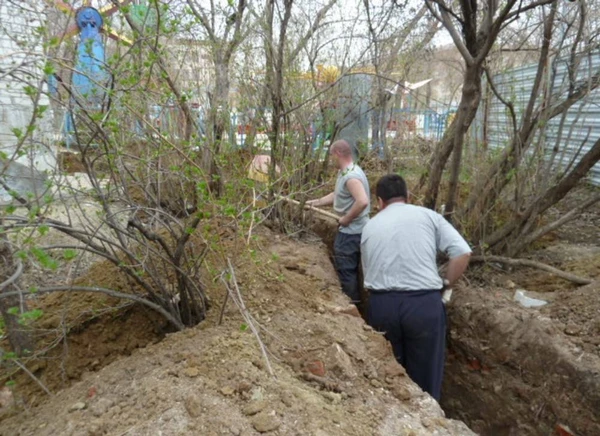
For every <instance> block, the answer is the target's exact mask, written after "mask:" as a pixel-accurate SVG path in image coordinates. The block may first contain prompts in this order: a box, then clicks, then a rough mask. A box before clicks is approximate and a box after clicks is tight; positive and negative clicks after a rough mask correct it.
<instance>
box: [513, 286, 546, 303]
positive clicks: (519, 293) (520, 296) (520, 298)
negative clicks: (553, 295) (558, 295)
mask: <svg viewBox="0 0 600 436" xmlns="http://www.w3.org/2000/svg"><path fill="white" fill-rule="evenodd" d="M526 292H527V291H525V290H524V289H517V290H516V291H515V296H514V297H513V300H515V301H516V302H518V303H519V304H520V305H521V306H523V307H541V306H545V305H546V304H548V302H547V301H544V300H538V299H537V298H531V297H528V296H527V295H525V293H526Z"/></svg>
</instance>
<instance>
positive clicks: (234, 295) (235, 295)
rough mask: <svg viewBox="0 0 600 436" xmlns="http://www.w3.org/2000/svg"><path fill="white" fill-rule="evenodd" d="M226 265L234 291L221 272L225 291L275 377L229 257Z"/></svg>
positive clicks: (270, 372) (273, 375)
mask: <svg viewBox="0 0 600 436" xmlns="http://www.w3.org/2000/svg"><path fill="white" fill-rule="evenodd" d="M227 265H228V267H229V274H230V275H231V282H232V283H233V286H234V288H235V291H234V290H233V289H231V286H230V285H229V283H228V282H227V280H225V279H224V278H223V274H221V281H222V282H223V284H224V285H225V288H226V289H227V292H228V293H229V296H230V297H231V299H232V300H233V301H234V302H235V304H236V306H237V307H238V309H239V311H240V313H241V314H242V316H243V317H244V320H245V321H246V322H247V323H248V327H250V330H252V333H254V336H255V337H256V340H257V341H258V345H259V346H260V350H261V352H262V354H263V357H264V358H265V361H266V363H267V370H268V371H269V374H270V375H271V376H272V377H273V378H275V373H274V372H273V368H272V366H271V361H270V359H269V354H268V352H267V347H266V346H265V344H264V343H263V341H262V339H261V338H260V334H259V332H258V329H257V328H256V326H255V325H254V322H253V317H252V315H251V314H250V312H249V311H248V309H247V308H246V305H245V304H244V300H243V298H242V293H241V292H240V288H239V286H238V283H237V279H236V278H235V270H234V269H233V265H232V264H231V260H230V259H229V258H227Z"/></svg>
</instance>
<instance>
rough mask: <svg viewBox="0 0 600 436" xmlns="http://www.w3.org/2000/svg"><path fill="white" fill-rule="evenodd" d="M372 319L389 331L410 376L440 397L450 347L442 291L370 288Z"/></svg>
mask: <svg viewBox="0 0 600 436" xmlns="http://www.w3.org/2000/svg"><path fill="white" fill-rule="evenodd" d="M368 320H369V324H370V325H371V326H372V327H373V328H374V329H375V330H377V331H380V332H382V333H385V337H386V338H387V340H388V341H390V342H391V344H392V348H393V350H394V355H395V356H396V360H397V361H398V362H399V363H400V364H401V365H402V366H403V367H404V368H405V369H406V372H407V373H408V375H409V376H410V378H411V379H412V380H413V381H414V382H415V383H416V384H418V385H419V386H420V387H421V389H423V390H424V391H425V392H428V393H429V394H430V395H431V396H432V397H433V398H435V399H436V400H437V401H439V400H440V394H441V391H442V378H443V376H444V358H445V351H446V350H445V348H446V308H445V306H444V303H442V293H441V292H440V291H439V290H432V291H389V292H386V291H370V293H369V309H368Z"/></svg>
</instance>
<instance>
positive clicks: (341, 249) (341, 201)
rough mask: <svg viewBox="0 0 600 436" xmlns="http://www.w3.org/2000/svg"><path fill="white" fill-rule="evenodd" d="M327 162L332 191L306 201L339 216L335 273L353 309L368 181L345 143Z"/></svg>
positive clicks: (334, 149) (332, 151)
mask: <svg viewBox="0 0 600 436" xmlns="http://www.w3.org/2000/svg"><path fill="white" fill-rule="evenodd" d="M330 158H331V160H332V161H333V162H334V164H335V165H336V166H337V168H338V176H337V180H336V183H335V190H334V191H333V192H331V193H330V194H328V195H326V196H324V197H322V198H319V199H318V200H310V201H307V202H306V204H308V205H312V206H315V207H319V206H330V205H333V209H334V210H335V212H336V213H337V214H338V215H339V216H340V219H339V225H340V227H339V229H338V234H337V236H336V238H335V244H334V247H333V249H334V259H335V269H336V271H337V273H338V277H339V279H340V283H341V285H342V291H344V293H345V294H346V295H347V296H348V297H350V300H351V301H352V302H353V303H354V304H356V305H357V306H358V305H359V303H360V291H359V289H360V287H359V268H360V237H361V233H362V229H363V227H364V226H365V224H366V223H367V222H368V221H369V211H370V210H371V208H370V204H371V195H370V190H369V181H368V180H367V176H366V175H365V173H364V172H363V170H362V169H361V168H360V167H359V166H358V165H357V164H356V163H354V160H353V158H352V148H351V147H350V145H349V144H348V142H347V141H344V140H343V139H342V140H338V141H335V142H334V143H333V144H332V145H331V149H330Z"/></svg>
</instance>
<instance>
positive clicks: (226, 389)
mask: <svg viewBox="0 0 600 436" xmlns="http://www.w3.org/2000/svg"><path fill="white" fill-rule="evenodd" d="M221 393H222V394H223V395H226V396H228V397H229V396H231V395H233V394H234V393H235V389H234V388H232V387H231V386H223V387H222V388H221Z"/></svg>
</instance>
